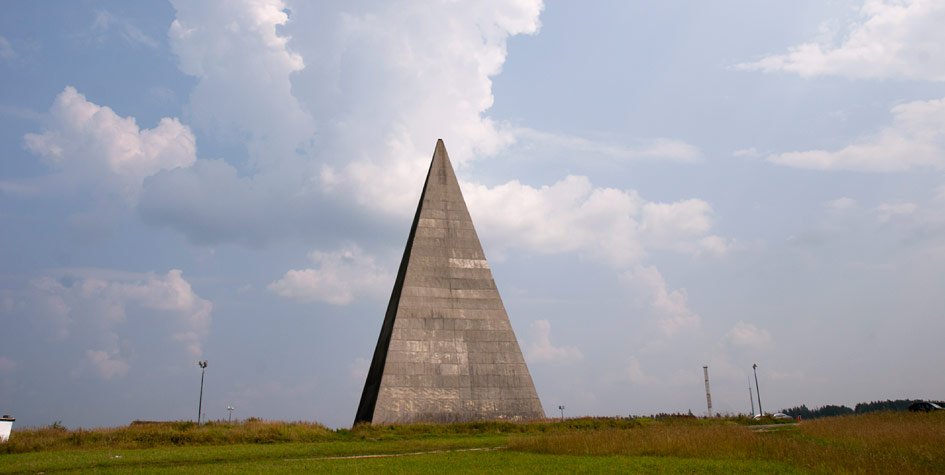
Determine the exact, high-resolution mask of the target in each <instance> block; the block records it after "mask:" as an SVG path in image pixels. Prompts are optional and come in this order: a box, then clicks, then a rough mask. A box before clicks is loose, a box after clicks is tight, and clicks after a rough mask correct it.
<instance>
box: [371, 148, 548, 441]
mask: <svg viewBox="0 0 945 475" xmlns="http://www.w3.org/2000/svg"><path fill="white" fill-rule="evenodd" d="M544 416H545V414H544V411H543V410H542V407H541V402H540V401H539V400H538V395H537V394H536V393H535V386H534V384H533V383H532V378H531V375H530V374H529V373H528V367H526V366H525V359H524V358H523V357H522V351H521V349H520V348H519V346H518V341H517V340H516V339H515V333H514V332H513V331H512V327H511V325H510V324H509V317H508V314H506V312H505V306H504V305H503V304H502V299H501V297H499V292H498V290H497V289H496V286H495V281H494V280H493V278H492V271H490V270H489V263H488V262H487V261H486V256H485V254H483V252H482V245H481V244H480V243H479V237H478V236H477V235H476V230H475V228H474V227H473V223H472V219H471V218H470V217H469V211H467V209H466V202H465V201H464V200H463V194H462V192H461V191H460V189H459V183H458V182H457V181H456V175H455V174H454V172H453V166H452V165H451V164H450V160H449V156H448V155H447V153H446V147H445V146H444V145H443V141H442V140H438V141H437V143H436V150H435V151H434V153H433V161H432V163H431V164H430V171H429V172H428V174H427V180H426V183H425V184H424V187H423V192H422V194H421V195H420V204H419V205H418V207H417V213H416V215H415V216H414V220H413V226H411V228H410V235H409V237H408V239H407V247H406V249H405V250H404V257H403V259H402V261H401V264H400V269H399V271H398V273H397V280H396V281H395V282H394V290H393V292H392V294H391V298H390V303H389V304H388V307H387V314H386V315H385V317H384V324H383V326H382V327H381V334H380V337H379V338H378V341H377V348H376V349H375V351H374V360H373V361H372V362H371V368H370V370H369V372H368V376H367V380H366V381H365V384H364V391H363V393H362V394H361V403H360V405H359V406H358V413H357V415H356V416H355V423H358V422H372V423H375V424H378V423H380V424H385V423H404V422H421V421H422V422H454V421H477V420H487V419H511V420H527V419H538V418H543V417H544Z"/></svg>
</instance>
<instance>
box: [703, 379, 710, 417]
mask: <svg viewBox="0 0 945 475" xmlns="http://www.w3.org/2000/svg"><path fill="white" fill-rule="evenodd" d="M702 372H703V373H705V403H706V406H709V415H708V416H706V417H712V392H711V391H709V367H708V366H703V367H702Z"/></svg>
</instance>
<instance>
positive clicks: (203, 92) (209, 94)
mask: <svg viewBox="0 0 945 475" xmlns="http://www.w3.org/2000/svg"><path fill="white" fill-rule="evenodd" d="M172 3H173V4H174V8H175V9H176V10H177V17H176V18H175V19H174V21H173V22H172V23H171V27H170V29H169V31H168V38H169V41H170V44H171V48H172V49H173V51H174V53H175V54H176V55H177V57H178V59H179V61H180V62H179V67H180V69H181V71H183V72H184V73H186V74H189V75H191V76H194V77H196V78H197V79H198V82H197V85H196V86H195V87H194V89H193V91H192V92H191V94H190V104H189V106H188V107H189V111H190V116H191V118H192V120H193V122H192V123H193V125H194V126H195V127H197V128H199V129H202V130H205V131H207V132H209V133H215V134H218V135H219V136H221V137H245V138H246V140H247V141H248V145H247V146H248V148H249V152H250V159H251V160H252V161H253V162H254V164H255V165H256V166H265V165H270V166H274V163H279V162H282V161H285V160H290V159H292V158H293V156H294V154H295V150H296V149H297V148H298V147H300V146H302V145H303V142H305V141H307V140H309V139H310V138H311V136H312V135H313V134H314V132H315V130H314V127H313V121H312V118H311V116H310V115H309V114H308V113H307V112H306V111H304V110H303V109H302V106H301V105H300V104H299V102H298V101H297V100H296V98H295V96H294V95H293V94H292V83H291V81H290V77H291V76H292V75H293V74H295V73H297V72H298V71H301V70H302V69H303V68H304V67H305V62H304V61H303V59H302V56H300V55H299V54H298V53H295V52H292V51H290V50H289V48H288V47H287V43H288V42H289V39H290V38H289V36H287V35H284V34H281V33H280V32H282V31H285V29H286V27H287V26H288V23H289V16H288V14H287V11H286V6H285V4H284V3H283V2H282V1H280V0H261V1H255V0H241V1H236V2H233V1H222V0H221V1H210V2H200V3H195V2H187V1H174V2H172Z"/></svg>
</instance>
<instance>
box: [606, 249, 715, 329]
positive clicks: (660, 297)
mask: <svg viewBox="0 0 945 475" xmlns="http://www.w3.org/2000/svg"><path fill="white" fill-rule="evenodd" d="M620 278H621V280H622V281H623V282H624V283H626V284H628V285H630V286H632V287H633V288H634V289H635V290H637V291H638V292H639V293H640V294H641V295H642V296H643V297H644V299H645V300H646V302H647V304H648V306H649V308H650V309H651V310H652V312H653V314H654V315H655V316H656V319H657V324H658V326H659V328H660V330H661V331H662V332H663V333H664V334H665V335H668V336H671V335H674V334H676V333H678V332H680V331H684V330H687V329H693V328H698V327H699V326H700V324H701V322H702V318H701V317H700V316H699V315H698V314H697V313H695V312H693V311H692V310H691V309H690V308H689V298H688V296H687V295H686V290H685V289H676V290H669V288H668V286H667V285H666V279H664V278H663V274H662V273H660V271H659V270H658V269H657V268H656V267H653V266H636V267H635V268H634V269H632V270H629V271H626V272H624V273H622V274H621V275H620Z"/></svg>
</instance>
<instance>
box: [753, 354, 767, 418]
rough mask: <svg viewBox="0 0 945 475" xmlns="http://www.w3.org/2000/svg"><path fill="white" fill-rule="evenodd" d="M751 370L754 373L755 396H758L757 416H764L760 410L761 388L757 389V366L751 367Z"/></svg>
mask: <svg viewBox="0 0 945 475" xmlns="http://www.w3.org/2000/svg"><path fill="white" fill-rule="evenodd" d="M751 369H752V370H754V371H755V395H756V396H758V414H761V415H762V416H763V415H765V411H764V410H763V409H762V408H761V388H759V387H758V365H757V364H753V365H751Z"/></svg>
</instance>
